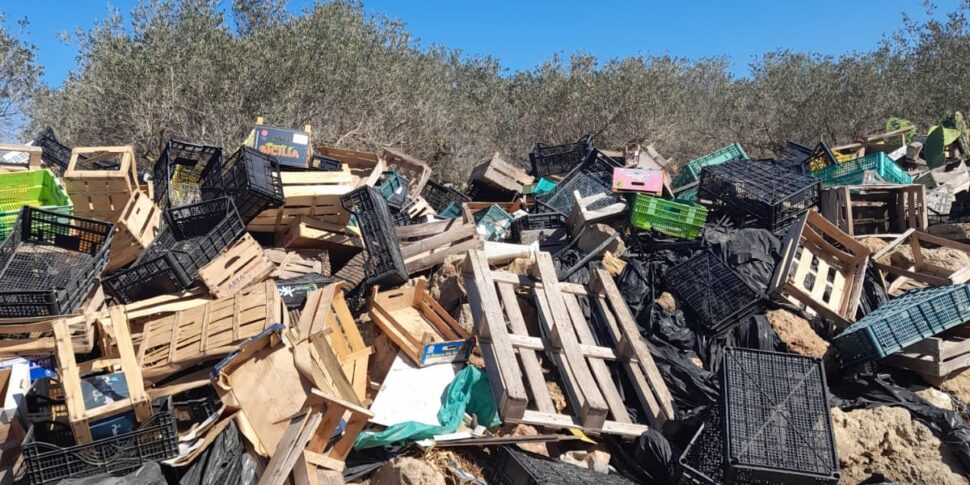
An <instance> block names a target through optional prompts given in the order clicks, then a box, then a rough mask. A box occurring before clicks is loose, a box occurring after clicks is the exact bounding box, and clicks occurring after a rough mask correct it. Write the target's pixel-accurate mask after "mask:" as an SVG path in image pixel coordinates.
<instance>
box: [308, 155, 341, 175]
mask: <svg viewBox="0 0 970 485" xmlns="http://www.w3.org/2000/svg"><path fill="white" fill-rule="evenodd" d="M310 166H311V167H313V168H316V169H317V170H319V171H321V172H339V171H341V170H343V164H342V163H340V160H337V159H336V158H330V157H326V156H323V155H317V154H314V155H313V158H312V159H311V162H310Z"/></svg>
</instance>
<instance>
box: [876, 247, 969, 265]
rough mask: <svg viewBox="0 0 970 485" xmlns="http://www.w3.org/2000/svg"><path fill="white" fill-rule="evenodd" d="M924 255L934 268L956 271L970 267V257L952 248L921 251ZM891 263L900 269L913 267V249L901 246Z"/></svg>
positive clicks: (893, 253)
mask: <svg viewBox="0 0 970 485" xmlns="http://www.w3.org/2000/svg"><path fill="white" fill-rule="evenodd" d="M920 252H921V253H922V254H923V261H924V262H925V263H927V264H931V265H933V266H938V267H940V268H943V269H945V270H947V271H956V270H958V269H960V268H963V267H966V266H967V265H970V256H968V255H967V253H965V252H963V251H958V250H956V249H952V248H936V249H926V248H923V249H922V250H921V251H920ZM890 261H891V262H892V265H893V266H898V267H900V268H907V267H909V266H912V265H913V263H914V261H913V249H912V248H911V247H909V245H908V244H907V245H900V246H899V247H898V248H896V250H895V251H893V252H892V254H891V256H890Z"/></svg>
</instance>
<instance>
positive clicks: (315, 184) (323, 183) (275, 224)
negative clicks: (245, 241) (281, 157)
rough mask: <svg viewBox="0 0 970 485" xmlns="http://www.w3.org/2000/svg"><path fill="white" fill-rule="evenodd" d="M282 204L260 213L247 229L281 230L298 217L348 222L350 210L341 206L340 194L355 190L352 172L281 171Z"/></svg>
mask: <svg viewBox="0 0 970 485" xmlns="http://www.w3.org/2000/svg"><path fill="white" fill-rule="evenodd" d="M280 179H281V180H282V182H283V197H284V198H285V199H286V202H285V203H284V204H283V207H280V208H278V209H269V210H266V211H263V212H261V213H260V214H259V215H257V216H256V218H255V219H253V220H252V221H251V222H250V223H249V225H248V226H246V229H247V230H249V231H252V232H280V231H282V230H283V229H284V228H285V227H286V226H287V225H288V224H290V222H291V221H292V220H293V219H294V218H296V217H297V216H309V217H313V218H314V219H318V220H321V221H324V222H329V223H332V224H337V225H341V226H343V225H347V222H348V221H349V220H350V213H349V212H347V211H346V210H345V209H344V208H343V206H342V205H340V196H342V195H344V194H346V193H348V192H350V191H352V190H354V179H353V176H352V175H351V174H350V172H343V171H341V172H281V173H280Z"/></svg>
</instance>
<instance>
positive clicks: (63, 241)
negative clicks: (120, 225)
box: [0, 206, 114, 318]
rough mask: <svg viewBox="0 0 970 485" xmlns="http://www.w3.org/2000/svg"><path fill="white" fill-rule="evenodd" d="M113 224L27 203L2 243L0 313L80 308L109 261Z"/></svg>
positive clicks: (49, 312) (37, 313) (29, 314)
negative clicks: (31, 205) (52, 210)
mask: <svg viewBox="0 0 970 485" xmlns="http://www.w3.org/2000/svg"><path fill="white" fill-rule="evenodd" d="M113 230H114V226H113V225H112V224H109V223H107V222H101V221H96V220H93V219H85V218H82V217H75V216H68V215H64V214H60V213H57V212H51V211H46V210H43V209H38V208H35V207H29V206H25V207H23V208H22V209H21V210H20V215H19V217H18V218H17V221H16V223H15V226H14V230H13V231H12V232H11V233H10V235H9V237H7V239H6V240H5V241H4V242H3V243H0V281H2V282H3V283H2V285H0V317H11V318H12V317H40V316H53V315H64V314H67V313H71V312H73V311H74V310H76V309H77V307H78V306H79V305H80V304H81V302H82V301H83V300H84V298H85V297H86V296H87V295H88V294H89V293H90V292H91V289H92V288H93V287H94V280H95V278H97V277H98V275H100V274H101V272H102V271H104V267H105V265H106V264H107V263H108V247H109V246H111V235H112V232H113Z"/></svg>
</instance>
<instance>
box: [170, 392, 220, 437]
mask: <svg viewBox="0 0 970 485" xmlns="http://www.w3.org/2000/svg"><path fill="white" fill-rule="evenodd" d="M221 408H222V400H221V399H219V395H218V394H216V391H215V389H213V388H212V386H208V385H207V386H202V387H197V388H195V389H189V390H187V391H182V392H180V393H178V394H175V395H174V396H172V409H173V410H174V414H175V421H176V423H177V424H184V425H188V426H187V427H186V429H187V428H188V427H189V426H191V425H192V424H195V423H201V422H203V421H205V420H207V419H209V418H210V417H212V416H213V415H215V414H216V413H218V412H219V410H220V409H221Z"/></svg>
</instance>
